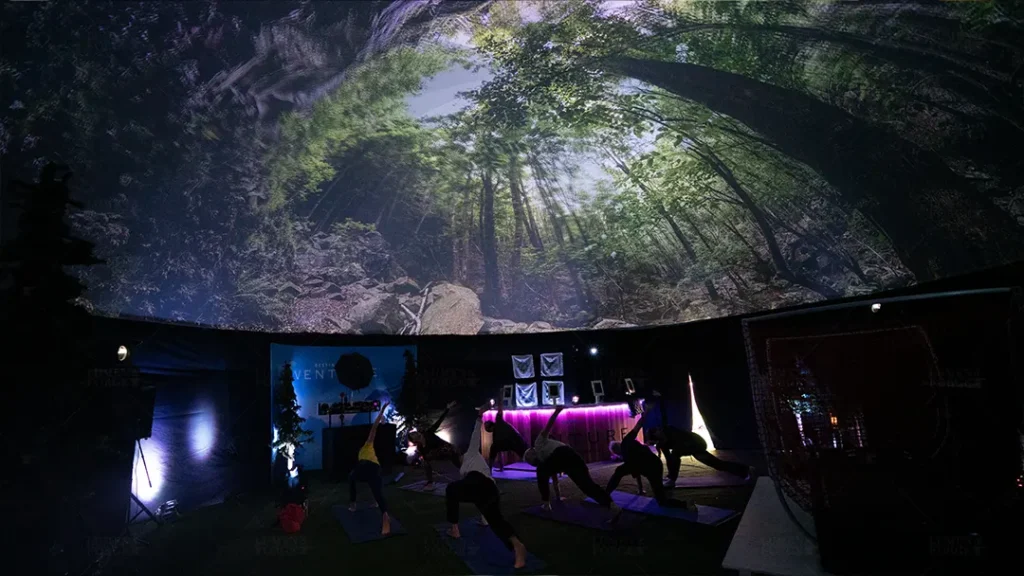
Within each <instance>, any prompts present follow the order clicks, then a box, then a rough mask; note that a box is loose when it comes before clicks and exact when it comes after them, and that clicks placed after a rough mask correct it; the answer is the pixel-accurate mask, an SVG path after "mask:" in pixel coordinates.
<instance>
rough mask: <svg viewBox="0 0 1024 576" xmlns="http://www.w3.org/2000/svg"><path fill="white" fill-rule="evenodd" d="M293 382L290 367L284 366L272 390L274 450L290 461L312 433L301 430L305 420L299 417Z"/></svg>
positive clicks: (309, 439)
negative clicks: (275, 435)
mask: <svg viewBox="0 0 1024 576" xmlns="http://www.w3.org/2000/svg"><path fill="white" fill-rule="evenodd" d="M294 381H295V378H294V376H293V375H292V365H291V364H285V365H284V368H282V369H281V375H280V376H279V377H278V379H277V386H276V387H275V388H274V428H275V429H276V430H277V437H276V441H275V443H274V449H275V450H278V451H279V453H283V454H284V455H285V457H286V458H288V459H291V460H294V459H295V453H296V452H297V451H298V450H299V448H301V447H302V445H303V444H305V443H307V442H309V441H311V440H312V437H313V434H312V432H309V431H308V430H305V429H303V428H302V423H303V422H305V421H306V419H305V418H303V417H301V416H299V408H302V406H300V405H299V401H298V398H297V397H296V396H295V385H294Z"/></svg>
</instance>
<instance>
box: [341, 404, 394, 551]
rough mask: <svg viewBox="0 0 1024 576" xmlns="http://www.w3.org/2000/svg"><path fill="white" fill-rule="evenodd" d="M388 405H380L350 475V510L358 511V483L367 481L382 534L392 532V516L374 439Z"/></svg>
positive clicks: (385, 534)
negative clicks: (377, 510)
mask: <svg viewBox="0 0 1024 576" xmlns="http://www.w3.org/2000/svg"><path fill="white" fill-rule="evenodd" d="M387 407H388V405H387V404H384V405H383V406H381V407H380V412H379V413H378V414H377V420H376V421H375V422H374V423H373V427H371V428H370V437H369V438H367V439H366V444H363V447H362V448H360V449H359V462H358V463H356V467H355V468H353V469H352V473H351V474H349V477H348V486H349V505H348V509H349V511H351V512H355V511H356V483H358V482H366V483H367V484H369V485H370V492H371V493H373V500H374V502H375V503H376V505H377V507H378V508H380V513H381V529H380V533H381V535H382V536H387V535H388V534H390V533H391V518H390V517H389V516H388V505H387V503H386V502H384V492H383V490H382V482H381V479H380V462H379V461H378V460H377V451H376V450H375V449H374V447H373V441H374V439H375V438H376V437H377V426H380V421H381V419H383V418H384V410H385V409H387Z"/></svg>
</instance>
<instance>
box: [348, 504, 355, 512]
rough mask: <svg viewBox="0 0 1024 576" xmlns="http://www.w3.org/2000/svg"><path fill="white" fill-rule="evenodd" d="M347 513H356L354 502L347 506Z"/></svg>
mask: <svg viewBox="0 0 1024 576" xmlns="http://www.w3.org/2000/svg"><path fill="white" fill-rule="evenodd" d="M348 511H349V512H355V511H356V503H355V502H353V503H351V504H349V505H348Z"/></svg>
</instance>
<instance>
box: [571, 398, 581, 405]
mask: <svg viewBox="0 0 1024 576" xmlns="http://www.w3.org/2000/svg"><path fill="white" fill-rule="evenodd" d="M572 403H573V404H579V403H580V397H579V396H573V397H572Z"/></svg>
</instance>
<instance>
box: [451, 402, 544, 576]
mask: <svg viewBox="0 0 1024 576" xmlns="http://www.w3.org/2000/svg"><path fill="white" fill-rule="evenodd" d="M487 408H488V407H487V406H481V407H480V408H478V409H477V416H476V425H475V426H474V427H473V436H472V437H471V438H470V440H469V448H468V449H467V450H466V453H465V455H464V456H463V458H462V466H461V467H460V468H459V476H460V479H459V480H457V481H455V482H452V483H451V484H449V485H448V488H447V489H445V494H444V497H445V507H446V511H447V520H448V522H449V523H451V527H450V528H449V529H448V535H449V536H451V537H452V538H461V537H462V534H461V533H460V532H459V504H461V503H463V502H467V503H471V504H473V505H475V506H476V507H477V508H478V509H479V510H480V513H481V514H482V515H483V519H484V522H483V523H484V524H486V525H488V526H490V528H491V530H492V531H493V532H494V534H495V535H497V536H498V539H500V540H501V542H502V543H503V544H504V545H505V547H506V548H508V549H509V550H511V551H512V552H513V553H514V554H515V568H522V567H524V566H526V546H524V545H523V543H522V542H521V541H520V540H519V537H518V536H516V533H515V529H513V528H512V525H511V524H509V523H508V520H506V519H505V517H504V516H503V515H502V514H501V492H500V491H499V490H498V485H497V484H495V482H494V478H493V477H491V466H490V464H489V463H488V462H487V461H486V460H484V457H483V454H481V453H480V428H481V427H482V425H483V416H484V412H486V411H487Z"/></svg>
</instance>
